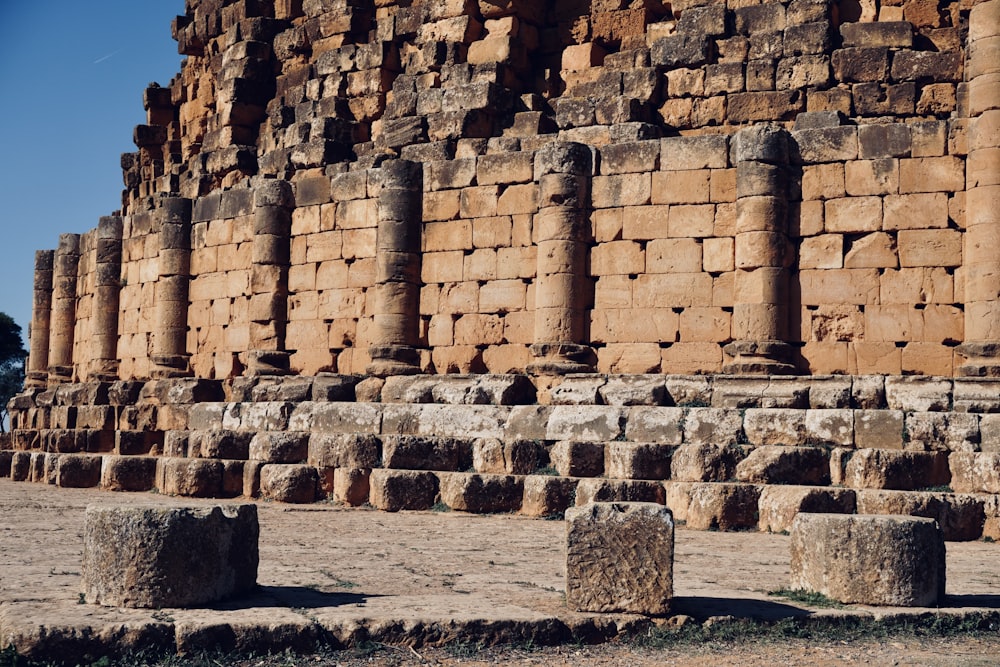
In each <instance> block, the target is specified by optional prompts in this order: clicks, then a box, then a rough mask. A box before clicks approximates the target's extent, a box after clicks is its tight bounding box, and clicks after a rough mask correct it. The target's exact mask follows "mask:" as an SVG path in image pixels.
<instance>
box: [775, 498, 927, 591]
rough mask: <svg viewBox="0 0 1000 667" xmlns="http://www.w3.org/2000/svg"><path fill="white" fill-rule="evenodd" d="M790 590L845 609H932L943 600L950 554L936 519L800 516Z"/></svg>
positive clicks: (795, 524) (794, 535)
mask: <svg viewBox="0 0 1000 667" xmlns="http://www.w3.org/2000/svg"><path fill="white" fill-rule="evenodd" d="M791 549H792V558H791V571H792V576H791V588H793V589H802V590H807V591H813V592H816V593H821V594H823V595H826V596H827V597H829V598H832V599H834V600H837V601H839V602H843V603H845V604H870V605H886V606H904V607H933V606H937V605H938V604H939V602H940V601H941V600H942V599H943V598H944V589H945V549H944V538H943V537H942V535H941V529H940V528H939V527H938V526H937V524H936V523H935V522H934V521H933V520H931V519H918V518H901V517H890V516H852V515H843V514H799V515H798V516H797V517H796V518H795V521H794V522H793V523H792V547H791Z"/></svg>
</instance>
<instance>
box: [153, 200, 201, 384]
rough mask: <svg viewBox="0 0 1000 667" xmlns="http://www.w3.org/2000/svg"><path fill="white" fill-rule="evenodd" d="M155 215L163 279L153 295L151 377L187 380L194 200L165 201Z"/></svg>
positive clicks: (160, 276)
mask: <svg viewBox="0 0 1000 667" xmlns="http://www.w3.org/2000/svg"><path fill="white" fill-rule="evenodd" d="M154 215H156V216H157V217H159V218H160V255H159V273H160V275H159V279H158V280H157V281H156V287H155V291H154V299H155V300H156V307H155V311H154V315H153V316H154V318H155V320H154V321H155V330H154V332H153V354H152V357H151V359H150V360H151V361H152V362H153V369H152V371H151V375H152V376H153V377H154V378H173V377H187V376H190V375H191V368H190V363H189V362H190V359H191V355H190V354H188V352H187V329H188V287H189V285H190V282H191V200H190V199H185V198H183V197H164V198H163V199H161V200H160V202H159V207H158V209H157V210H156V211H155V212H154Z"/></svg>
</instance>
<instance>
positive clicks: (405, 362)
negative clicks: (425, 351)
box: [365, 345, 422, 378]
mask: <svg viewBox="0 0 1000 667" xmlns="http://www.w3.org/2000/svg"><path fill="white" fill-rule="evenodd" d="M368 354H369V355H370V356H371V358H372V360H371V363H370V364H368V367H367V368H366V369H365V372H366V373H367V374H368V375H373V376H375V377H382V378H384V377H389V376H390V375H419V374H420V373H421V372H422V371H421V370H420V353H419V352H418V351H417V348H415V347H412V346H410V345H372V346H371V347H369V348H368Z"/></svg>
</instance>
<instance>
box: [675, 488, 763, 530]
mask: <svg viewBox="0 0 1000 667" xmlns="http://www.w3.org/2000/svg"><path fill="white" fill-rule="evenodd" d="M690 494H691V495H690V503H689V505H688V508H687V513H686V514H687V517H686V520H687V526H688V528H693V529H695V530H740V529H746V528H754V527H756V525H757V504H758V501H759V498H760V487H759V486H757V485H755V484H693V485H692V486H691V489H690Z"/></svg>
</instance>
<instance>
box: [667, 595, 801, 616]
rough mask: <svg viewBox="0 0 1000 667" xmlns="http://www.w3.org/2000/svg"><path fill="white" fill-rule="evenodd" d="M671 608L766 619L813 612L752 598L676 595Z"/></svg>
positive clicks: (695, 612)
mask: <svg viewBox="0 0 1000 667" xmlns="http://www.w3.org/2000/svg"><path fill="white" fill-rule="evenodd" d="M671 609H672V610H673V612H674V613H677V614H687V615H688V616H693V617H694V618H707V617H709V616H735V617H736V618H754V619H760V620H765V621H777V620H781V619H783V618H802V617H804V616H809V615H810V614H811V613H812V612H810V611H808V610H806V609H802V608H800V607H796V606H794V605H790V604H784V603H782V602H774V601H771V600H754V599H752V598H709V597H675V598H674V599H673V602H672V604H671Z"/></svg>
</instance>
